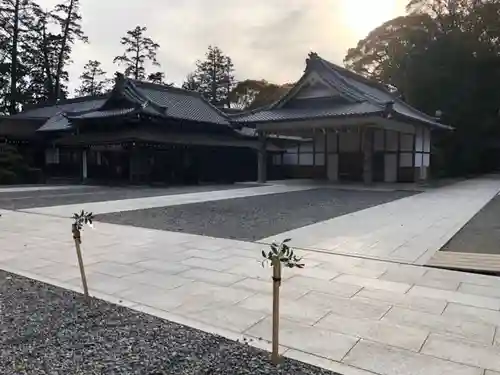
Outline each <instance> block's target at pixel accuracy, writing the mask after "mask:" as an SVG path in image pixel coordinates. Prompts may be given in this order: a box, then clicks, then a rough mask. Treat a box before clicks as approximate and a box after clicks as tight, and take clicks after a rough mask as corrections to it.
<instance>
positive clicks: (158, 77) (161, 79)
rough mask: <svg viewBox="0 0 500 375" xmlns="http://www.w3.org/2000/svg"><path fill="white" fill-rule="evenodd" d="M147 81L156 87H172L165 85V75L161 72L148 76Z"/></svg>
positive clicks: (168, 84)
mask: <svg viewBox="0 0 500 375" xmlns="http://www.w3.org/2000/svg"><path fill="white" fill-rule="evenodd" d="M148 81H149V82H152V83H156V84H157V85H165V86H172V84H171V83H167V82H166V81H165V73H163V72H154V73H151V74H149V75H148Z"/></svg>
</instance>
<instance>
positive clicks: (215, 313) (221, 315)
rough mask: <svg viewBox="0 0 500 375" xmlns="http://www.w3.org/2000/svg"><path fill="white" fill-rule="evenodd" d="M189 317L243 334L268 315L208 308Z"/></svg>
mask: <svg viewBox="0 0 500 375" xmlns="http://www.w3.org/2000/svg"><path fill="white" fill-rule="evenodd" d="M174 311H175V310H174ZM187 316H189V317H191V318H193V319H196V320H199V321H201V322H204V323H207V324H211V325H214V326H217V327H221V328H224V329H229V330H231V331H235V332H238V333H242V332H244V331H246V330H247V329H248V328H250V327H252V326H253V325H255V324H256V323H258V322H259V321H261V320H262V319H264V318H265V317H266V316H267V314H266V313H263V312H260V311H255V310H248V309H244V308H241V307H239V306H224V307H222V308H208V309H205V310H202V311H199V312H196V313H190V314H188V315H187Z"/></svg>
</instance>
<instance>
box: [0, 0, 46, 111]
mask: <svg viewBox="0 0 500 375" xmlns="http://www.w3.org/2000/svg"><path fill="white" fill-rule="evenodd" d="M35 8H38V5H37V4H36V3H34V2H33V1H31V0H0V51H1V52H2V53H1V55H0V56H1V57H0V92H2V95H0V96H2V97H3V98H4V99H3V102H2V109H3V111H2V112H8V113H10V114H14V113H16V112H17V111H18V110H19V104H20V102H21V99H22V98H21V96H22V94H21V93H20V89H21V88H22V87H21V86H22V84H23V80H24V79H25V76H26V72H27V69H26V68H25V66H24V62H25V61H24V60H25V57H26V55H25V54H26V49H27V43H26V34H27V32H28V31H29V29H30V28H31V27H32V24H33V20H34V10H35ZM7 84H8V88H7Z"/></svg>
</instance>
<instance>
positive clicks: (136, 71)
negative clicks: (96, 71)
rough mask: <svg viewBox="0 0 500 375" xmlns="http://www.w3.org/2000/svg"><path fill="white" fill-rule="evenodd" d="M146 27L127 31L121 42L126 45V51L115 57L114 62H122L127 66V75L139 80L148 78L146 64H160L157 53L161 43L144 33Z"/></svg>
mask: <svg viewBox="0 0 500 375" xmlns="http://www.w3.org/2000/svg"><path fill="white" fill-rule="evenodd" d="M146 31H147V28H146V27H141V26H137V27H136V28H135V29H133V30H129V31H127V34H126V35H125V36H124V37H122V39H121V41H120V43H121V44H122V45H123V46H124V47H125V52H124V53H123V55H121V56H116V57H115V58H114V59H113V62H114V63H119V64H122V65H123V66H124V67H125V75H126V76H127V77H132V78H134V79H137V80H145V79H146V64H147V63H151V64H152V65H154V66H160V64H159V63H158V60H157V59H156V54H157V52H158V48H160V45H159V44H158V43H155V42H153V40H152V39H151V38H149V37H147V36H145V35H144V33H145V32H146Z"/></svg>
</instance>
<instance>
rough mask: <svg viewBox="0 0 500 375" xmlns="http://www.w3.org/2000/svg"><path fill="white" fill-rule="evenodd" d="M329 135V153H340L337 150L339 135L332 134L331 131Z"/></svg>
mask: <svg viewBox="0 0 500 375" xmlns="http://www.w3.org/2000/svg"><path fill="white" fill-rule="evenodd" d="M326 134H327V136H326V137H327V142H328V147H327V149H328V152H329V153H332V152H333V153H335V152H338V150H337V137H338V134H337V133H335V132H332V131H329V132H327V133H326Z"/></svg>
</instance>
